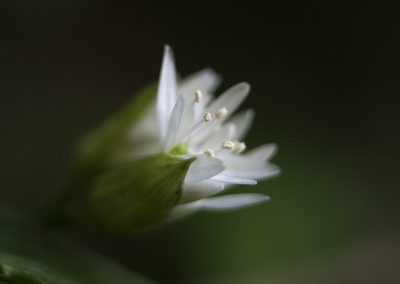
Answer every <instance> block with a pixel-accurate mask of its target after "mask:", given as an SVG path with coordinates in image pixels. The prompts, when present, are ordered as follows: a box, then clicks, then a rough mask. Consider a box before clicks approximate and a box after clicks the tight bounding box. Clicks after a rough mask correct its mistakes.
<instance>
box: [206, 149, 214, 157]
mask: <svg viewBox="0 0 400 284" xmlns="http://www.w3.org/2000/svg"><path fill="white" fill-rule="evenodd" d="M203 153H204V155H206V156H208V157H214V151H213V150H211V149H207V150H205V151H204V152H203Z"/></svg>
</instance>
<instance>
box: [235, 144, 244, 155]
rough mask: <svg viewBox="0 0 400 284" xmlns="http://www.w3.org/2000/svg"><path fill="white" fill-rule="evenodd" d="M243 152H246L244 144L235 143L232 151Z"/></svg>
mask: <svg viewBox="0 0 400 284" xmlns="http://www.w3.org/2000/svg"><path fill="white" fill-rule="evenodd" d="M244 150H246V144H245V143H244V142H240V143H236V144H235V147H234V149H233V151H234V152H235V153H238V154H239V153H242V152H243V151H244Z"/></svg>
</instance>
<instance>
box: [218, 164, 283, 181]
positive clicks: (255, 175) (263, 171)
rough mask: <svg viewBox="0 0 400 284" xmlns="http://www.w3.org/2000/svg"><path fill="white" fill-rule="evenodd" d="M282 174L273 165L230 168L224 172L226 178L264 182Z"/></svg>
mask: <svg viewBox="0 0 400 284" xmlns="http://www.w3.org/2000/svg"><path fill="white" fill-rule="evenodd" d="M279 172H280V170H279V167H278V166H276V165H274V164H271V163H265V164H256V165H253V166H249V167H242V168H239V169H235V168H230V167H229V166H228V167H227V169H226V170H225V171H224V172H223V174H224V175H226V176H234V177H236V178H241V179H250V180H262V179H266V178H270V177H273V176H276V175H278V174H279Z"/></svg>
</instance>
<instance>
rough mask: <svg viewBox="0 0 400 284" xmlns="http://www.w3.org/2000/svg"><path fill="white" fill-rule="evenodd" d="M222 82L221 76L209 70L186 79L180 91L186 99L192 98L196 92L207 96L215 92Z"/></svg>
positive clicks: (181, 83) (180, 85) (180, 86)
mask: <svg viewBox="0 0 400 284" xmlns="http://www.w3.org/2000/svg"><path fill="white" fill-rule="evenodd" d="M220 82H221V78H220V76H219V75H218V74H217V73H215V72H214V70H212V69H209V68H207V69H203V70H200V71H198V72H196V73H194V74H192V75H190V76H189V77H187V78H185V79H184V80H183V81H182V82H180V84H179V88H178V90H179V94H182V95H183V96H184V98H186V97H190V98H192V97H193V94H194V92H195V91H196V90H201V91H202V92H203V93H204V94H205V95H208V94H209V93H212V92H214V91H215V89H216V88H217V87H218V85H219V84H220Z"/></svg>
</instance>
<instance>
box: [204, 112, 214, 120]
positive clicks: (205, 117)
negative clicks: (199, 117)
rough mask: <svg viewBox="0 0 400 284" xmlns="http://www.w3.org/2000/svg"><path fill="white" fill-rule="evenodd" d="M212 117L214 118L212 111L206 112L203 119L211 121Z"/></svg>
mask: <svg viewBox="0 0 400 284" xmlns="http://www.w3.org/2000/svg"><path fill="white" fill-rule="evenodd" d="M211 119H212V116H211V113H209V112H206V113H205V114H204V116H203V120H204V121H205V122H209V121H211Z"/></svg>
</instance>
